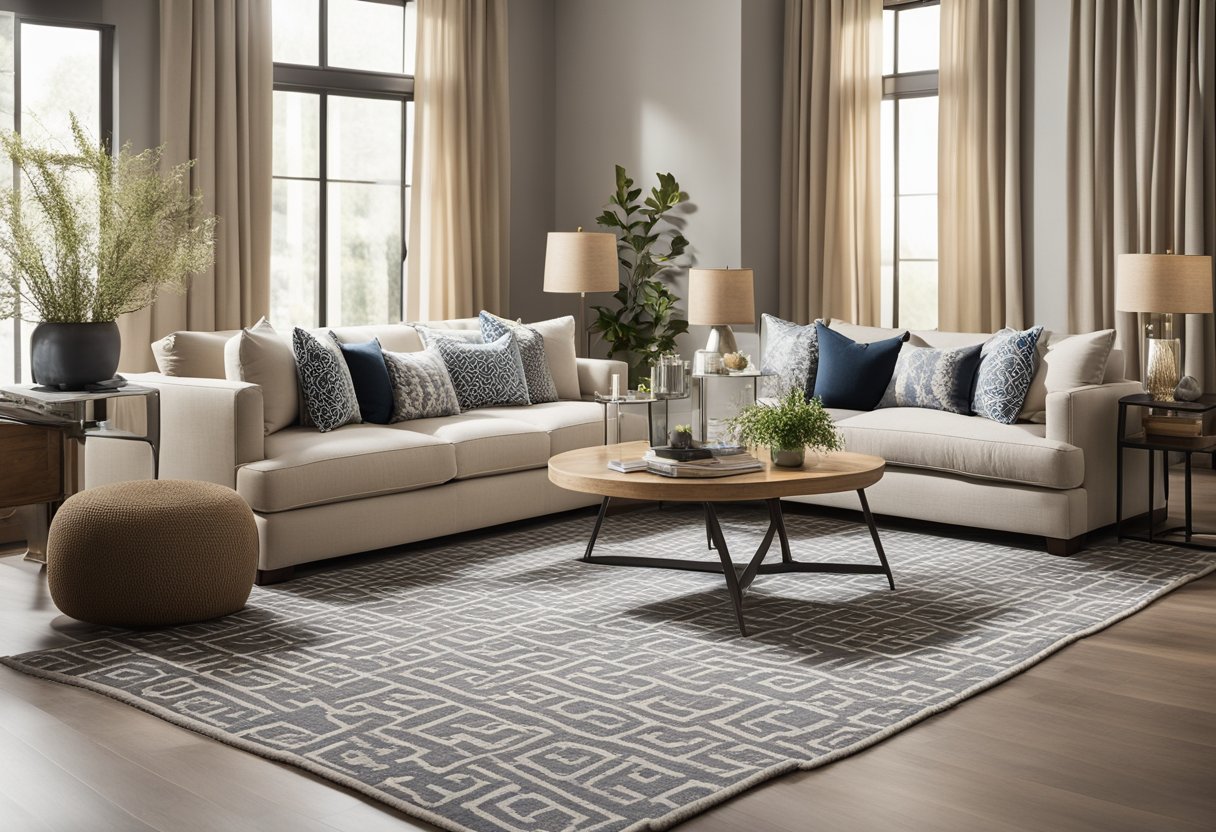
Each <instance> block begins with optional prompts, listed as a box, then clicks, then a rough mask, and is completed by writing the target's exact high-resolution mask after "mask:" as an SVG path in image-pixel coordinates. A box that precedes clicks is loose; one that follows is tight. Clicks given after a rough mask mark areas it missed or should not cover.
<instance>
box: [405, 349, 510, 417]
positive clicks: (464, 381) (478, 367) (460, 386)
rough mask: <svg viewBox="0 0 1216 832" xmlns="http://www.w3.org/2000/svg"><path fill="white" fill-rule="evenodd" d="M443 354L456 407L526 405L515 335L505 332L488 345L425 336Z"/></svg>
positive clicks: (465, 408) (463, 409)
mask: <svg viewBox="0 0 1216 832" xmlns="http://www.w3.org/2000/svg"><path fill="white" fill-rule="evenodd" d="M427 343H428V344H433V345H434V346H435V347H436V348H437V349H438V350H439V354H440V355H441V356H442V357H443V363H444V366H446V367H447V368H448V375H449V376H451V378H452V386H453V387H455V388H456V398H457V399H459V400H460V409H461V410H462V411H465V410H473V409H475V408H478V407H494V406H496V405H526V404H528V403H529V402H528V382H527V381H526V380H525V378H524V364H523V361H522V360H520V357H519V347H517V346H516V345H515V336H514V335H513V334H512V333H510V332H508V333H506V334H505V335H503V336H502V337H501V338H499V339H498V340H497V341H494V342H493V343H489V344H469V343H466V342H464V341H457V340H455V339H452V338H447V337H444V336H437V337H433V338H430V339H428V341H427Z"/></svg>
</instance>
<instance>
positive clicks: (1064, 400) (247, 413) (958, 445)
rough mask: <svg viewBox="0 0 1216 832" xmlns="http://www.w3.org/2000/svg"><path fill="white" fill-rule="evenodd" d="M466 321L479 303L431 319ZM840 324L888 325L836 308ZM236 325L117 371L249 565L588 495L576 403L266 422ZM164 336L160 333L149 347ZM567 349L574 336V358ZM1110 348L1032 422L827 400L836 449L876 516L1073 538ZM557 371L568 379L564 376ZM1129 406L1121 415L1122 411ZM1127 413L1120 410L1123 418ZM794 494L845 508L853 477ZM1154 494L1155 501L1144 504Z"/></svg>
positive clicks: (604, 367)
mask: <svg viewBox="0 0 1216 832" xmlns="http://www.w3.org/2000/svg"><path fill="white" fill-rule="evenodd" d="M435 326H439V327H443V328H458V329H461V328H476V326H477V322H476V319H465V320H459V321H444V322H438V323H436V324H435ZM832 326H833V327H834V328H837V329H840V330H842V331H844V332H845V334H847V335H849V336H850V337H852V338H854V339H855V340H863V341H864V340H877V339H879V338H882V337H889V336H890V335H891V334H892V331H888V330H881V329H871V328H864V327H850V326H849V325H847V324H839V323H833V324H832ZM335 332H336V334H337V335H338V337H339V338H340V339H341V340H343V341H366V340H369V339H370V338H371V337H372V336H376V337H378V338H379V339H380V342H381V344H382V345H383V347H384V348H385V349H387V350H394V351H409V350H417V349H421V348H422V342H421V340H420V338H419V336H418V333H417V331H416V330H415V329H414V328H413V327H411V326H408V325H405V324H396V325H387V326H374V327H350V328H340V329H335ZM233 334H234V333H230V332H229V333H224V332H221V333H177V334H176V335H175V336H171V337H173V338H176V343H175V347H176V348H175V349H174V350H172V351H171V353H170V354H166V355H161V356H159V359H160V362H161V365H162V366H163V367H164V368H165V369H167V370H169V371H170V372H172V373H174V375H166V374H161V373H152V374H142V375H135V376H132V380H133V381H136V382H138V383H140V384H149V385H154V386H156V387H158V388H159V389H160V391H161V421H162V431H161V433H162V451H161V476H162V477H165V478H183V479H199V480H208V481H210V482H216V483H220V484H222V485H227V486H229V487H232V488H235V489H236V490H237V492H239V493H240V494H241V496H243V497H244V498H245V499H246V500H247V501H248V503H249V505H250V506H251V507H252V509H253V511H254V514H255V516H256V518H257V525H258V533H259V535H260V538H261V554H260V560H259V579H260V580H261V581H262V582H264V583H265V582H269V581H274V580H282V579H285V578H287V577H290V574H291V570H292V568H293V567H295V566H296V565H299V564H303V563H308V562H310V561H315V560H320V559H324V558H330V557H335V556H339V555H345V554H350V553H355V552H363V551H368V550H373V549H378V548H383V547H389V546H395V545H399V544H404V543H410V542H414V541H418V540H424V539H429V538H433V537H438V536H441V535H446V534H452V533H455V532H461V531H467V530H472V529H477V528H482V527H486V526H491V525H495V524H498V523H504V522H509V521H513V520H520V519H524V518H529V517H537V516H541V515H547V514H551V513H554V512H559V511H564V510H567V509H573V508H578V507H581V506H588V505H591V504H593V503H595V502H596V501H597V498H594V497H588V496H587V495H581V494H575V493H573V492H569V491H564V490H562V489H560V488H557V487H556V486H554V485H552V484H551V483H550V482H549V480H548V476H547V471H546V463H547V461H548V459H549V457H550V456H552V455H553V454H557V453H561V452H562V451H566V450H570V449H573V448H580V447H586V446H590V445H596V444H599V443H600V442H602V441H603V437H604V429H603V418H604V415H603V411H602V408H601V406H600V405H598V404H595V403H594V402H591V401H582V400H579V401H576V400H564V401H558V402H553V403H549V404H541V405H533V406H529V407H500V408H487V409H481V410H473V411H469V412H466V413H462V414H460V415H458V416H451V417H445V418H440V419H420V420H416V421H411V422H402V423H399V424H395V425H371V424H359V425H347V426H346V427H342V428H339V429H337V430H334V431H331V432H329V433H320V432H318V431H317V430H316V429H315V428H311V427H300V426H292V427H288V428H285V429H283V430H279V431H276V432H274V433H271V434H269V435H264V429H263V412H262V389H261V388H260V387H258V386H257V385H253V384H247V383H243V382H239V381H227V380H225V379H224V345H225V343H226V342H227V341H228V339H229V338H230V337H231V336H232V335H233ZM914 335H915V336H916V337H915V339H914V340H915V341H916V342H917V343H919V344H921V345H922V346H938V347H951V346H960V345H963V344H966V343H977V342H980V341H983V340H985V339H986V338H987V337H988V336H987V335H984V334H976V335H967V334H958V333H937V332H920V333H914ZM162 346H163V345H162ZM572 356H573V347H571V357H572ZM625 372H626V367H625V364H624V363H622V362H619V361H604V360H594V359H577V375H578V393H579V395H580V396H582V397H584V398H590V397H591V396H592V394H593V393H594V392H596V391H607V390H609V389H610V388H611V376H612V375H613V374H618V373H619V374H621V375H624V374H625ZM1122 374H1123V372H1122V355H1121V354H1120V353H1118V352H1117V351H1116V352H1113V353H1112V354H1111V358H1110V361H1109V362H1108V364H1107V368H1106V372H1105V377H1104V379H1103V383H1101V384H1096V385H1090V386H1085V387H1081V388H1078V389H1072V390H1067V391H1063V392H1056V393H1051V394H1049V395H1047V397H1046V421H1045V423H1044V424H1031V423H1018V424H1013V425H1002V424H997V423H995V422H991V421H989V420H987V419H982V418H979V417H973V416H960V415H957V414H952V413H944V412H939V411H932V410H922V409H916V408H891V409H882V410H875V411H871V412H857V411H840V410H837V411H834V412H833V416H834V418H835V419H836V421H837V424H838V425H839V427H840V429H841V431H842V432H843V434H844V437H845V441H846V444H847V447H848V448H849V449H850V450H854V451H860V452H864V453H872V454H876V455H879V456H882V457H883V458H885V459H887V460H888V463H889V465H888V469H887V472H886V475H885V476H884V477H883V479H882V481H881V482H879V483H878V484H877V485H875V486H874V487H872V488H871V489H869V491H868V494H869V495H870V504H871V506H872V508H873V509H874V511H875V512H877V513H879V514H886V515H893V516H898V517H908V518H917V519H922V520H930V521H936V522H940V523H949V524H956V525H960V526H968V527H977V528H984V529H996V530H1001V531H1008V532H1018V533H1024V534H1030V535H1039V536H1042V537H1044V538H1046V542H1047V547H1048V549H1049V550H1050V551H1052V552H1056V553H1061V554H1067V553H1071V552H1073V551H1075V550H1076V549H1078V548H1079V547H1080V546H1081V545H1082V543H1083V540H1084V535H1085V534H1086V532H1089V531H1092V530H1094V529H1097V528H1100V527H1102V526H1106V525H1108V524H1110V523H1112V522H1114V511H1115V498H1114V489H1115V431H1116V421H1117V405H1116V403H1117V401H1118V399H1119V398H1120V397H1121V396H1124V395H1127V394H1128V393H1134V392H1139V390H1140V385H1139V383H1138V382H1133V381H1126V380H1124V379H1123V378H1122ZM571 384H572V382H571ZM1129 421H1132V422H1135V419H1134V418H1133V419H1131V420H1129ZM1138 429H1139V425H1138V423H1135V424H1129V431H1136V430H1138ZM139 450H140V445H139V443H129V442H122V443H120V442H104V441H90V442H89V444H88V445H87V447H86V452H87V454H88V456H87V464H86V471H87V484H88V485H94V484H101V483H104V482H110V481H114V480H120V479H131V478H137V477H142V476H147V475H148V473H147V472H148V471H150V467H149V466H148V464H147V460H141V459H133V458H132V457H131V456H130V455H131V454H132V453H133V452H137V451H139ZM1126 461H1127V470H1126V483H1127V487H1126V489H1125V513H1126V514H1127V515H1128V516H1131V515H1134V514H1138V513H1142V512H1144V511H1146V510H1147V500H1146V498H1145V495H1144V482H1145V470H1144V467H1145V464H1146V463H1145V460H1144V458H1143V454H1132V453H1129V454H1128V455H1127V457H1126ZM797 501H798V502H804V503H812V504H817V505H825V506H833V507H839V508H847V509H856V508H857V504H856V496H855V495H854V494H852V493H846V494H828V495H822V496H817V497H807V498H800V499H798V500H797ZM1158 505H1160V503H1159V502H1158Z"/></svg>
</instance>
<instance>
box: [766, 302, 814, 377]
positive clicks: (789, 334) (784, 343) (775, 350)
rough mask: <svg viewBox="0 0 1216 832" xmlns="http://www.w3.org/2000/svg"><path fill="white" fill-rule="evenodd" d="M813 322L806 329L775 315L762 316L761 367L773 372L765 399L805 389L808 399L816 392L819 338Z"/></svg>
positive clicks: (767, 371)
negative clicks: (762, 347)
mask: <svg viewBox="0 0 1216 832" xmlns="http://www.w3.org/2000/svg"><path fill="white" fill-rule="evenodd" d="M817 323H822V321H815V322H814V323H811V324H810V325H808V326H803V325H801V324H796V323H793V322H792V321H786V320H782V319H781V318H778V317H777V316H776V315H769V314H767V313H766V314H764V315H762V316H761V330H762V333H763V336H764V351H763V353H762V354H761V356H760V368H761V371H762V372H764V373H772V374H773V376H772V378H771V379H765V380H764V381H765V391H764V395H766V396H779V395H781V394H782V393H784V392H785V391H786V390H790V389H792V388H797V389H800V390H805V391H806V394H807V396H810V395H811V393H812V392H813V391H814V389H815V374H816V373H817V372H818V371H819V339H818V338H817V337H816V335H815V324H817Z"/></svg>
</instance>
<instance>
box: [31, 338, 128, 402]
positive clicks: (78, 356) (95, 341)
mask: <svg viewBox="0 0 1216 832" xmlns="http://www.w3.org/2000/svg"><path fill="white" fill-rule="evenodd" d="M121 350H122V337H121V336H120V335H119V334H118V324H117V323H115V322H114V321H109V322H106V323H93V324H56V323H41V324H38V326H36V327H34V334H33V335H31V336H30V369H31V370H32V371H33V373H34V383H36V384H41V385H43V386H45V387H57V388H59V389H60V390H83V389H84V388H85V386H86V385H89V384H96V383H97V382H99V381H106V380H108V379H111V378H113V377H114V373H115V371H116V370H117V369H118V355H119V352H120V351H121Z"/></svg>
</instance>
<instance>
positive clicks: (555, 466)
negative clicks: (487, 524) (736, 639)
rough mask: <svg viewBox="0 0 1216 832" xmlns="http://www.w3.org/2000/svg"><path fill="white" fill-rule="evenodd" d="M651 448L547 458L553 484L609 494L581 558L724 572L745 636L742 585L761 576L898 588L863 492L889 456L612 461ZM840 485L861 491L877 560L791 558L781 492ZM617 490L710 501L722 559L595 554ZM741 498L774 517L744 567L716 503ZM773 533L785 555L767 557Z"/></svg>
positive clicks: (711, 538)
mask: <svg viewBox="0 0 1216 832" xmlns="http://www.w3.org/2000/svg"><path fill="white" fill-rule="evenodd" d="M646 450H647V445H646V443H645V442H626V443H624V444H621V445H601V446H597V447H593V448H580V449H578V450H575V451H567V452H565V453H563V454H558V455H557V456H555V457H553V458H552V459H550V460H549V480H550V481H551V482H553V483H554V484H555V485H559V486H561V487H562V488H566V489H569V490H570V491H578V492H581V493H584V494H598V495H599V496H601V497H603V498H604V499H603V502H601V503H600V511H599V515H598V516H597V517H596V519H595V526H594V528H592V530H591V540H590V541H588V542H587V550H586V551H585V552H584V553H583V560H584V561H587V562H588V563H604V564H610V565H614V566H649V567H656V568H660V569H686V570H692V571H695V572H715V573H719V574H722V575H723V576H725V578H726V587H727V589H728V590H729V592H730V597H731V601H732V603H733V604H734V607H735V618H736V619H737V620H738V622H739V632H741V633H742V634H743V635H747V626H746V625H745V624H744V622H743V591H744V590H745V589H747V588H748V587H749V586H751V583H752V581H753V580H755V578H756V575H767V574H773V573H779V572H832V573H837V574H862V575H886V576H887V583H888V585H889V586H890V587H891V589H895V578H894V576H893V575H892V574H891V567H890V565H889V564H888V563H887V556H886V553H885V552H883V548H882V541H881V540H879V537H878V527H877V526H875V525H874V515H873V514H871V513H870V504H869V502H868V501H867V500H866V492H865V489H866V488H868V487H869V486H871V485H873V484H874V483H876V482H878V481H879V480H880V479H882V474H883V469H884V468H885V466H886V462H885V461H884V460H882V459H881V458H879V457H876V456H869V455H867V454H854V453H848V452H846V451H839V452H836V453H831V454H828V455H827V457H826V458H825V459H823V460H822V461H821V462H819V463H818V464H817V465H815V466H813V467H803V468H774V467H772V466H771V465H769V466H768V467H766V468H765V469H764V470H763V471H756V472H754V473H750V474H736V475H734V476H730V477H721V478H715V479H679V478H673V477H663V476H659V475H658V474H650V473H646V472H644V471H643V472H637V473H633V474H623V473H621V472H619V471H613V470H612V469H610V468H609V467H608V461H609V460H612V459H638V458H640V457H641V456H642V455H643V454H644V453H646ZM757 456H758V457H760V458H761V459H762V460H763V461H764V462H766V463H767V462H768V455H767V453H766V452H764V451H761V452H760V453H758V454H757ZM838 491H856V492H857V497H858V500H859V501H860V502H861V511H862V514H864V515H865V519H866V525H867V526H869V528H870V537H871V538H873V540H874V548H875V550H876V551H877V552H878V560H879V561H880V563H879V564H865V563H808V562H805V561H796V560H794V558H793V555H792V554H791V553H790V542H789V537H788V535H787V534H786V531H785V520H784V518H783V516H782V513H781V498H782V497H796V496H801V495H806V494H828V493H834V492H838ZM613 497H621V498H628V499H634V500H656V501H665V502H682V503H701V504H702V505H703V506H704V508H705V529H706V537H707V543H708V544H709V545H710V547H711V548H713V549H716V550H717V552H718V558H719V561H720V562H719V563H714V562H713V561H704V560H686V559H677V558H655V557H636V556H632V555H593V554H592V551H593V550H594V549H595V541H596V538H598V537H599V534H600V528H601V527H602V526H603V525H604V515H605V514H606V513H607V511H608V504H609V502H610V501H611V500H612V498H613ZM742 500H762V501H764V502H765V503H766V504H767V506H768V517H769V522H768V530H767V531H766V532H765V534H764V539H763V540H762V541H761V543H760V548H758V549H757V550H756V553H755V555H753V556H752V559H751V560H750V561H749V562H748V563H747V565H746V566H744V567H743V568H742V570H739V568H738V567H737V566H736V565H735V563H734V561H732V560H731V557H730V551H729V549H727V546H726V540H725V538H724V537H723V535H722V526H721V524H719V522H718V513H717V510H716V509H715V508H714V504H715V503H723V502H735V501H742ZM774 537H776V538H777V539H778V540H779V541H780V543H781V562H780V563H767V564H766V563H764V558H765V556H766V555H767V554H768V549H769V546H770V545H772V542H773V538H774Z"/></svg>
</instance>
